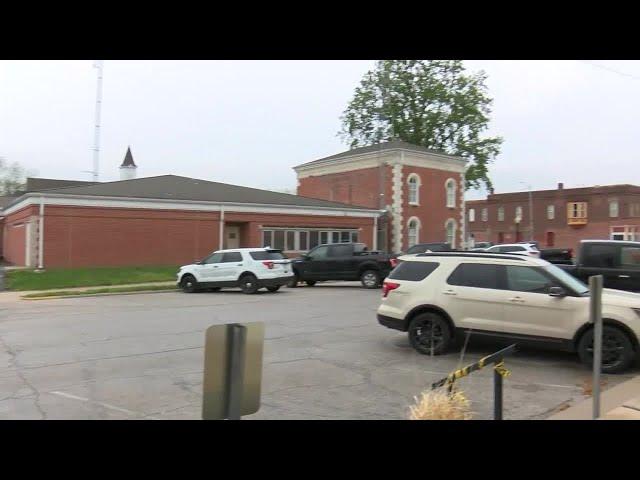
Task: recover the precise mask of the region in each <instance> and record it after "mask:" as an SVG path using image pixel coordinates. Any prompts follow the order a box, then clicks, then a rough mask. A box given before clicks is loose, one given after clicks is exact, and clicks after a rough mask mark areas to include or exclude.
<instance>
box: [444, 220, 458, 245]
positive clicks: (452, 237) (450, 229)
mask: <svg viewBox="0 0 640 480" xmlns="http://www.w3.org/2000/svg"><path fill="white" fill-rule="evenodd" d="M445 230H446V232H447V239H446V240H445V241H446V242H447V243H448V244H449V245H450V246H451V248H456V221H455V220H454V219H453V218H450V219H449V220H447V223H445Z"/></svg>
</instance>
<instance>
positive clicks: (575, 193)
mask: <svg viewBox="0 0 640 480" xmlns="http://www.w3.org/2000/svg"><path fill="white" fill-rule="evenodd" d="M601 194H607V195H622V194H640V186H638V185H632V184H628V183H623V184H617V185H593V186H591V187H575V188H562V189H558V188H555V189H553V190H532V191H531V196H532V198H534V199H543V198H571V197H580V196H589V195H601ZM528 197H529V191H528V190H523V191H520V192H505V193H490V194H488V195H487V197H486V198H485V199H481V200H467V202H466V203H467V205H482V204H489V203H491V202H508V201H519V200H523V199H524V200H526V199H527V198H528Z"/></svg>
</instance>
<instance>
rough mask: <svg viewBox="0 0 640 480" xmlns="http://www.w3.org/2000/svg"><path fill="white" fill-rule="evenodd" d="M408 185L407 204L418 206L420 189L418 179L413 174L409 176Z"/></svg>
mask: <svg viewBox="0 0 640 480" xmlns="http://www.w3.org/2000/svg"><path fill="white" fill-rule="evenodd" d="M407 183H408V184H409V203H410V204H411V205H418V204H419V203H420V198H419V193H418V190H419V189H420V177H419V176H418V175H416V174H415V173H412V174H411V175H409V178H408V180H407Z"/></svg>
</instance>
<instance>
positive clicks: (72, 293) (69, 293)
mask: <svg viewBox="0 0 640 480" xmlns="http://www.w3.org/2000/svg"><path fill="white" fill-rule="evenodd" d="M171 290H176V291H177V288H175V287H168V286H166V285H147V286H140V285H138V286H134V287H102V288H89V289H87V290H81V291H77V290H47V291H46V292H38V293H28V294H26V295H23V298H47V297H76V296H79V297H81V296H83V295H96V294H101V293H129V292H156V291H163V292H165V291H171Z"/></svg>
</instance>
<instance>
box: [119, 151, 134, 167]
mask: <svg viewBox="0 0 640 480" xmlns="http://www.w3.org/2000/svg"><path fill="white" fill-rule="evenodd" d="M120 166H121V167H135V166H136V164H135V162H134V161H133V155H131V147H127V153H126V154H125V156H124V160H123V161H122V165H120Z"/></svg>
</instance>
